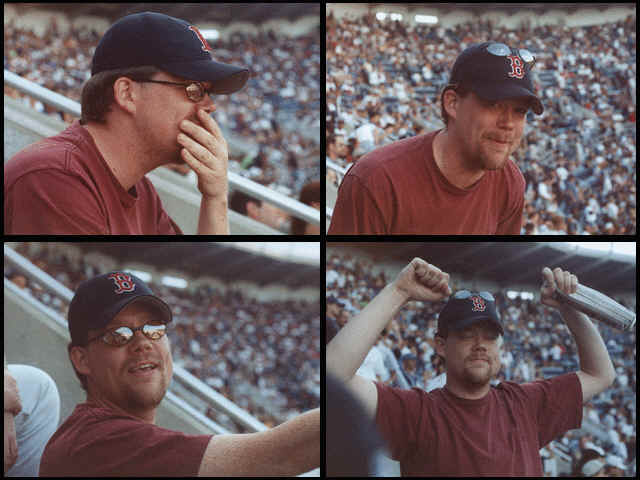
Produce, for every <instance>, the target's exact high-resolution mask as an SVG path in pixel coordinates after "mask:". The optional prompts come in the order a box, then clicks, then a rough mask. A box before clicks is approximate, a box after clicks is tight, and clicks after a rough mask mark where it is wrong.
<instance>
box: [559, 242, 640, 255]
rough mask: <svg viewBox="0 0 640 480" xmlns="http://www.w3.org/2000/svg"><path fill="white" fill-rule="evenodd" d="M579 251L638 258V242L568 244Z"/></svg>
mask: <svg viewBox="0 0 640 480" xmlns="http://www.w3.org/2000/svg"><path fill="white" fill-rule="evenodd" d="M568 243H569V245H574V246H575V247H577V249H585V250H597V251H599V252H615V253H621V254H624V255H631V256H632V257H635V256H636V242H568Z"/></svg>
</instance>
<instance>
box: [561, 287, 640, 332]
mask: <svg viewBox="0 0 640 480" xmlns="http://www.w3.org/2000/svg"><path fill="white" fill-rule="evenodd" d="M554 298H555V299H556V300H558V301H559V302H561V303H566V304H567V305H569V306H571V307H573V308H575V309H576V310H579V311H580V312H582V313H584V314H586V315H588V316H590V317H591V318H594V319H596V320H598V321H600V322H602V323H606V324H607V325H609V326H610V327H613V328H615V329H617V330H622V331H628V330H631V329H633V328H634V327H635V324H636V314H635V312H632V311H631V310H629V309H628V308H626V307H623V306H622V305H620V304H619V303H618V302H616V301H615V300H613V299H612V298H610V297H608V296H606V295H605V294H603V293H600V292H598V291H597V290H594V289H593V288H589V287H587V286H585V285H581V284H578V287H577V289H576V293H572V294H569V295H567V294H566V293H564V292H562V291H560V290H559V289H558V287H556V288H555V292H554Z"/></svg>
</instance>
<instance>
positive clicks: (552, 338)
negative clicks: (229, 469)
mask: <svg viewBox="0 0 640 480" xmlns="http://www.w3.org/2000/svg"><path fill="white" fill-rule="evenodd" d="M391 280H392V278H388V276H387V275H385V273H384V271H378V269H375V268H374V266H373V262H371V261H369V260H367V259H365V258H362V257H355V256H353V255H349V254H346V253H345V254H335V253H334V254H331V255H328V258H327V272H326V302H327V313H326V325H327V327H326V338H325V341H326V343H328V342H329V341H330V340H331V339H332V338H333V337H334V336H335V335H336V333H337V332H338V331H339V329H340V328H342V326H344V325H345V323H346V322H347V321H348V320H349V318H351V317H352V316H354V315H356V314H357V313H358V312H360V310H362V309H363V308H364V307H365V306H366V305H367V304H368V303H369V302H370V301H371V300H372V299H373V298H374V297H375V296H376V295H377V294H378V293H379V292H380V290H382V289H383V288H384V286H385V285H387V283H389V282H390V281H391ZM450 286H451V289H452V291H454V292H455V291H456V290H459V289H460V287H459V286H458V285H456V281H451V282H450ZM491 293H492V294H493V295H494V297H495V299H496V305H497V309H498V312H499V315H500V318H501V320H502V323H503V325H504V328H505V338H504V346H503V348H502V350H503V351H502V357H501V360H502V369H501V371H500V373H499V375H498V378H497V382H500V381H511V382H516V383H524V382H531V381H534V380H539V379H542V378H547V377H550V376H555V375H559V374H562V373H566V372H570V371H576V370H578V369H579V366H578V364H577V358H578V356H577V351H576V347H575V343H574V341H573V339H572V337H571V334H570V333H569V330H568V329H567V327H566V326H565V325H564V323H563V321H562V319H561V318H560V316H559V315H558V313H557V312H556V311H555V310H554V309H550V308H548V307H546V306H544V305H542V304H540V303H539V302H536V301H534V300H525V299H523V298H522V297H521V296H518V297H516V298H513V297H512V296H509V295H507V292H506V290H504V291H498V292H491ZM444 304H445V302H435V303H428V302H415V301H414V302H409V303H408V304H407V305H406V306H405V307H404V308H403V309H402V310H401V311H400V312H399V313H398V314H397V315H396V316H395V317H394V318H393V319H392V320H391V322H390V324H389V325H388V327H387V328H386V329H385V330H383V332H382V334H381V335H380V338H379V340H378V343H377V344H376V345H374V347H373V348H372V349H371V350H370V352H369V354H368V355H367V357H366V358H365V360H364V362H363V365H362V366H361V367H360V369H359V370H358V374H359V375H362V376H364V377H366V378H369V379H371V380H374V381H380V382H383V383H385V384H387V385H391V386H394V387H399V388H414V387H417V388H421V389H423V390H427V391H430V390H432V389H434V388H440V387H442V386H444V384H445V383H446V377H445V375H446V373H444V372H445V370H444V366H443V364H442V360H441V358H440V357H439V356H438V355H437V354H436V352H435V341H434V335H435V331H436V328H437V317H438V312H439V311H440V310H441V309H442V308H443V306H444ZM632 308H633V309H634V310H635V305H634V306H633V307H632ZM599 328H600V333H601V335H602V337H603V339H604V341H605V343H606V345H607V348H608V350H609V354H610V356H611V359H612V361H613V364H614V367H615V368H616V372H617V374H618V376H617V378H616V381H615V383H614V385H613V387H612V388H610V389H608V390H607V391H605V392H603V393H602V394H600V395H598V396H597V397H595V398H594V399H592V400H591V401H590V402H589V403H588V404H587V405H585V407H584V412H583V428H582V429H580V430H573V431H570V432H568V433H567V434H566V435H565V436H564V437H563V438H562V439H559V440H560V443H561V446H560V447H562V446H563V447H564V448H562V450H564V451H565V452H567V455H572V460H573V463H574V465H573V466H574V468H579V467H578V465H579V464H580V462H584V461H585V458H586V457H587V456H590V455H594V454H593V453H592V452H591V451H592V450H593V451H595V452H600V453H599V455H596V456H597V457H598V458H603V459H604V460H603V461H604V462H605V463H606V470H607V473H608V474H609V475H612V476H618V475H621V474H622V473H625V474H627V475H628V474H631V473H635V459H636V456H635V452H636V447H635V444H636V433H635V432H636V429H635V426H636V408H635V405H636V393H635V392H636V388H637V385H636V376H635V358H636V357H635V350H636V348H635V346H636V336H635V333H634V332H632V333H629V334H627V335H621V334H620V333H619V332H616V331H614V330H611V329H610V328H609V327H607V326H605V325H602V324H599ZM497 382H496V383H497ZM553 455H554V451H553V450H552V449H549V448H546V449H545V452H544V455H543V458H548V459H550V458H552V457H553ZM545 465H546V466H545V471H546V473H547V474H549V475H555V472H554V471H553V468H554V462H548V463H545Z"/></svg>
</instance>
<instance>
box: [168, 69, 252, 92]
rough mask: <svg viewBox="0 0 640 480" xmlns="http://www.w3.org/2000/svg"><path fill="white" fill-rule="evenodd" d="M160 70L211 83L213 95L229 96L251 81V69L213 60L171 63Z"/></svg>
mask: <svg viewBox="0 0 640 480" xmlns="http://www.w3.org/2000/svg"><path fill="white" fill-rule="evenodd" d="M158 67H159V68H161V69H162V70H165V71H167V72H169V73H171V74H173V75H177V76H179V77H183V78H188V79H189V80H197V81H199V82H211V84H212V85H213V88H212V89H211V90H210V92H211V93H216V94H219V95H228V94H230V93H233V92H237V91H238V90H240V89H241V88H242V87H244V85H245V84H246V83H247V80H249V74H250V72H249V69H248V68H245V67H238V66H235V65H229V64H227V63H220V62H216V61H212V60H201V61H197V62H188V63H170V64H165V65H159V66H158Z"/></svg>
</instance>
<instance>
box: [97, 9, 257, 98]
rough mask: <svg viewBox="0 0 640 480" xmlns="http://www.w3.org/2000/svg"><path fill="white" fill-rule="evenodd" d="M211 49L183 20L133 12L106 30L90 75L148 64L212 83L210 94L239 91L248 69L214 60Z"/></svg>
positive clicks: (175, 73)
mask: <svg viewBox="0 0 640 480" xmlns="http://www.w3.org/2000/svg"><path fill="white" fill-rule="evenodd" d="M211 51H213V49H212V48H211V47H210V46H209V43H208V42H207V40H205V38H204V37H203V36H202V34H201V33H200V31H199V30H198V29H197V28H196V27H194V26H193V25H191V24H190V23H189V22H187V21H185V20H181V19H179V18H174V17H170V16H168V15H164V14H162V13H155V12H142V13H134V14H132V15H127V16H126V17H123V18H121V19H120V20H118V21H117V22H116V23H114V24H113V25H112V26H111V27H110V28H109V29H108V30H107V31H106V32H105V34H104V36H103V37H102V39H101V40H100V43H98V47H97V48H96V51H95V53H94V55H93V62H92V64H91V75H95V74H96V73H100V72H103V71H105V70H116V69H121V68H131V67H141V66H147V65H150V66H154V67H157V68H159V69H160V70H164V71H166V72H169V73H171V74H173V75H176V76H178V77H183V78H185V79H188V80H195V81H198V82H211V83H212V85H213V88H212V89H211V90H209V92H210V93H216V94H229V93H233V92H235V91H238V90H240V89H241V88H242V87H243V86H244V85H245V83H247V80H248V79H249V69H248V68H245V67H238V66H235V65H229V64H226V63H220V62H216V61H215V60H213V58H212V57H211Z"/></svg>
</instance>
